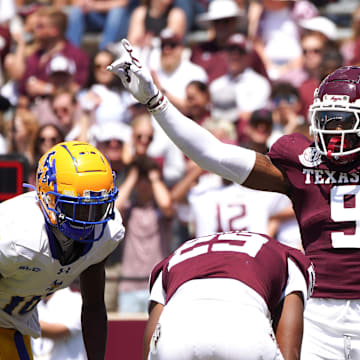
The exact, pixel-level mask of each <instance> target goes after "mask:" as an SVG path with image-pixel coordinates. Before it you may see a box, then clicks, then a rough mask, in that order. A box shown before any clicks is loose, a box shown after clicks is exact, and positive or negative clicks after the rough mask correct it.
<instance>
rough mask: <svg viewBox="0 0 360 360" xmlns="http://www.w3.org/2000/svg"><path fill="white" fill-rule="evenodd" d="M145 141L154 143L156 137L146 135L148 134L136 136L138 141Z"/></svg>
mask: <svg viewBox="0 0 360 360" xmlns="http://www.w3.org/2000/svg"><path fill="white" fill-rule="evenodd" d="M143 138H144V139H145V140H147V141H149V142H152V141H153V138H154V135H146V134H138V135H136V140H139V141H140V140H141V139H143Z"/></svg>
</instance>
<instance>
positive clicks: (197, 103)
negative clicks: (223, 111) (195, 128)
mask: <svg viewBox="0 0 360 360" xmlns="http://www.w3.org/2000/svg"><path fill="white" fill-rule="evenodd" d="M185 91H186V98H185V114H186V115H187V116H188V117H189V118H190V119H192V120H194V121H195V122H197V123H198V124H200V125H201V124H202V123H203V122H204V121H206V120H207V119H208V118H209V117H210V115H211V113H210V111H211V101H210V92H209V87H208V85H207V84H206V83H204V82H202V81H199V80H193V81H191V82H190V83H189V84H188V85H187V86H186V90H185Z"/></svg>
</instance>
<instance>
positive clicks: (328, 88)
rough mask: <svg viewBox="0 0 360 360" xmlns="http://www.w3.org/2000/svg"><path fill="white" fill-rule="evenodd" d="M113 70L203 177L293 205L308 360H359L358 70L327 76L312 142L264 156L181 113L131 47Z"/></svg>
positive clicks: (296, 137)
mask: <svg viewBox="0 0 360 360" xmlns="http://www.w3.org/2000/svg"><path fill="white" fill-rule="evenodd" d="M122 44H123V54H122V56H121V57H120V58H119V59H118V60H116V61H115V62H114V63H113V64H112V65H111V66H110V67H109V70H110V71H112V72H113V73H114V74H116V75H118V76H119V77H120V78H121V79H122V81H123V84H124V86H125V87H126V88H127V89H128V91H130V92H131V93H132V94H133V95H134V96H135V98H136V99H137V100H138V101H139V102H141V103H143V104H146V105H147V108H148V110H149V111H150V112H151V113H152V115H153V116H154V118H155V119H156V120H157V122H158V123H159V124H160V125H161V127H162V128H163V129H164V131H165V132H166V133H167V135H168V136H169V137H170V138H171V139H172V140H173V141H174V143H175V144H176V145H177V146H178V147H179V148H181V150H182V151H183V152H184V153H185V155H186V156H188V157H189V158H191V159H192V160H193V161H195V162H196V163H197V164H198V165H199V166H200V167H202V168H203V169H205V170H207V171H210V172H214V173H216V174H218V175H220V176H222V177H224V178H227V179H229V180H232V181H234V182H237V183H239V184H242V185H244V186H247V187H250V188H254V189H259V190H268V191H275V192H280V193H284V194H286V195H288V196H289V197H290V199H291V200H292V202H293V206H294V210H295V214H296V217H297V220H298V223H299V226H300V229H301V235H302V242H303V247H304V250H305V254H306V255H308V256H309V258H310V259H311V260H312V262H313V264H314V267H315V271H316V279H317V280H316V284H315V289H314V293H313V295H312V298H311V299H310V300H309V302H308V304H307V307H306V310H305V312H304V318H305V321H304V336H303V343H302V350H301V351H302V354H301V355H302V359H303V360H318V359H328V360H334V359H336V360H340V359H352V360H354V359H360V235H359V234H360V229H359V228H360V211H359V209H358V207H359V204H360V177H359V172H360V161H359V160H360V158H359V155H358V154H359V151H360V137H359V135H358V134H359V133H360V127H359V123H360V119H359V114H360V67H357V66H349V67H342V68H339V69H338V70H336V71H334V72H333V73H331V74H330V75H328V76H327V77H326V78H325V79H324V80H323V81H322V83H321V84H320V86H319V88H318V89H317V91H316V92H315V94H314V103H313V105H312V106H311V108H310V110H311V112H310V113H311V129H312V132H313V134H314V140H315V141H314V142H311V141H310V140H308V139H307V138H306V137H305V136H304V135H301V134H298V133H294V134H290V135H286V136H283V137H281V138H280V139H279V140H278V141H277V142H275V144H274V145H273V146H272V148H271V150H270V152H269V153H268V154H267V155H263V154H260V153H256V152H254V151H252V150H249V149H244V148H242V147H240V146H234V145H230V144H224V143H222V142H220V141H219V140H218V139H216V138H215V137H214V136H212V135H211V134H210V133H209V132H208V131H206V130H205V129H204V128H202V127H201V126H198V125H197V124H196V123H194V122H193V121H191V120H190V119H188V118H186V117H185V116H184V115H182V114H181V113H180V112H179V111H177V110H176V109H175V108H174V106H173V105H172V104H170V103H169V102H168V100H167V99H166V97H164V96H163V95H162V94H161V92H159V90H158V89H157V88H156V86H155V85H154V84H153V81H152V79H151V76H150V75H149V72H148V71H147V69H144V68H143V67H141V64H139V63H138V61H136V60H134V58H135V57H136V56H135V55H134V54H133V52H132V48H131V45H130V44H129V42H128V41H127V40H125V39H124V40H123V41H122Z"/></svg>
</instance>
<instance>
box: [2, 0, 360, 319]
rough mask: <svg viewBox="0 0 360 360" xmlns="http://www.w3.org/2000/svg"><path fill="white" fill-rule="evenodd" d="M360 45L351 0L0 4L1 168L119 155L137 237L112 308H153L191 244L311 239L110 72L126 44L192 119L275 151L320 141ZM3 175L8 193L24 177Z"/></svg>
mask: <svg viewBox="0 0 360 360" xmlns="http://www.w3.org/2000/svg"><path fill="white" fill-rule="evenodd" d="M359 35H360V2H359V1H352V0H346V1H345V0H333V1H331V0H329V1H323V0H297V1H284V0H53V1H51V0H41V1H40V0H39V1H26V0H0V160H1V161H2V162H4V163H6V161H18V162H20V163H21V164H22V165H23V169H24V171H23V180H24V181H25V182H28V183H30V184H33V185H34V184H35V171H36V165H37V161H38V160H39V158H40V157H41V155H42V154H43V153H44V152H46V151H47V150H48V149H49V148H50V147H52V146H53V145H55V144H56V143H58V142H61V141H64V140H83V141H87V142H90V143H92V144H93V145H95V146H97V147H98V148H99V149H100V150H101V151H102V152H103V153H104V154H105V155H106V156H107V157H108V158H109V160H110V161H111V164H112V166H113V169H114V171H116V174H117V175H116V183H117V186H118V188H119V197H118V199H117V202H116V206H117V208H118V209H119V211H120V212H121V214H122V216H123V219H124V223H125V226H126V229H127V232H126V237H125V240H124V242H123V243H122V245H121V246H120V247H119V248H118V249H117V250H116V251H115V252H114V253H113V254H112V255H111V257H110V258H109V259H108V264H107V285H106V304H107V308H108V311H109V312H122V313H138V312H145V311H146V305H147V281H148V276H149V273H150V271H151V269H152V267H153V265H154V264H155V263H157V262H158V261H159V260H160V259H161V258H163V257H164V256H165V255H167V254H168V253H169V252H170V251H172V250H174V249H175V248H176V247H177V246H178V245H180V244H181V243H182V242H183V241H185V240H187V239H188V238H189V237H191V236H201V235H206V234H209V233H213V232H217V231H227V230H236V229H242V230H249V231H256V232H263V233H267V234H269V235H272V236H274V237H275V238H277V239H278V240H279V241H281V242H284V243H286V244H289V245H291V246H294V247H298V248H301V245H300V234H299V230H298V226H297V222H296V220H295V218H294V215H293V211H292V207H291V204H290V201H289V199H288V198H287V197H286V196H284V195H279V194H274V193H262V192H258V191H253V190H249V189H245V188H243V187H241V186H240V185H235V184H233V183H229V182H228V181H226V180H224V179H221V178H220V177H218V176H217V175H214V174H209V173H206V172H205V171H203V170H202V169H200V168H199V167H198V166H197V165H196V164H194V163H193V162H192V161H190V160H189V159H187V158H186V157H184V155H183V154H182V153H181V152H180V151H179V150H178V149H177V148H176V147H175V145H173V144H172V143H171V142H170V141H169V139H168V138H167V136H166V135H165V134H164V133H163V132H162V130H161V129H160V128H159V126H158V125H157V124H156V123H155V122H154V121H153V119H152V118H151V116H150V115H149V113H148V112H147V111H146V109H145V108H144V107H143V106H142V105H140V104H138V103H136V102H135V100H134V99H133V98H132V97H131V96H130V95H129V94H128V93H127V92H126V91H124V90H123V88H122V85H121V83H120V81H119V80H118V79H116V78H115V77H114V76H113V75H112V74H111V73H109V72H108V71H107V70H106V67H107V66H108V65H109V64H111V63H112V62H113V61H114V60H115V59H116V58H117V57H118V56H119V51H120V44H119V41H120V40H121V39H122V38H125V37H126V38H128V39H129V40H130V42H131V43H132V44H133V46H134V47H135V48H136V51H137V52H138V54H139V56H140V58H141V61H142V62H144V63H146V64H147V66H148V67H149V68H150V69H151V72H152V76H153V78H154V81H155V82H156V84H157V86H158V87H159V89H161V91H162V92H163V93H164V94H165V95H166V96H167V97H168V99H169V100H170V101H171V102H172V103H173V104H174V105H175V106H176V107H177V108H178V109H179V110H180V111H181V112H182V113H184V114H186V115H187V116H188V117H190V118H191V119H192V120H193V121H195V122H197V123H198V124H200V125H201V126H204V127H206V128H207V129H209V130H210V131H211V132H212V133H213V134H214V135H215V136H217V137H218V138H219V139H221V140H222V141H225V142H230V143H233V144H241V145H242V146H246V147H248V148H251V149H254V150H256V151H259V152H262V153H266V152H267V151H268V149H269V148H270V147H271V145H272V144H273V143H274V142H275V141H276V140H277V139H278V138H279V137H280V136H282V135H284V134H290V133H292V132H301V133H303V134H304V135H305V136H309V133H308V132H309V131H308V128H309V117H308V106H309V105H310V104H311V102H312V97H313V92H314V90H315V88H316V87H317V86H318V85H319V83H320V81H321V80H322V79H323V78H324V77H325V76H326V75H327V74H328V73H329V72H331V71H333V70H334V69H336V68H338V67H339V66H341V65H359V64H360V37H359ZM1 174H3V175H1V177H0V190H1V192H2V193H7V192H8V189H7V187H8V186H9V187H11V186H12V185H13V179H10V180H9V179H8V178H7V176H8V174H10V172H9V173H6V172H4V171H3V172H1ZM9 182H10V183H9ZM5 198H6V197H5V196H2V197H1V199H5Z"/></svg>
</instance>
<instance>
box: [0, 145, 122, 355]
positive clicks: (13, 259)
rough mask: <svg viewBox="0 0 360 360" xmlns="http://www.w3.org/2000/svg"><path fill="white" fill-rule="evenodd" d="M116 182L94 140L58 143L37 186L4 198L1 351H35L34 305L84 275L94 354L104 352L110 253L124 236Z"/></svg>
mask: <svg viewBox="0 0 360 360" xmlns="http://www.w3.org/2000/svg"><path fill="white" fill-rule="evenodd" d="M116 196H117V188H116V186H115V184H114V174H113V172H112V170H111V167H110V164H109V162H108V161H107V159H106V158H105V156H104V155H103V154H102V153H101V152H100V151H99V150H97V149H96V148H95V147H93V146H92V145H89V144H87V143H84V142H78V141H72V142H64V143H59V144H57V145H55V146H54V147H53V148H51V149H50V150H49V151H48V152H47V153H45V154H44V155H43V156H42V158H41V159H40V161H39V164H38V169H37V174H36V191H31V192H27V193H25V194H22V195H19V196H17V197H15V198H12V199H10V200H7V201H5V202H3V203H1V204H0V223H1V227H0V344H1V346H0V359H1V360H9V359H20V360H22V359H32V358H33V357H32V351H31V345H30V337H38V336H39V335H40V326H39V320H38V314H37V310H36V305H37V304H38V302H39V301H40V300H41V299H42V298H44V297H45V296H47V295H49V294H51V293H53V292H54V291H56V290H58V289H62V288H65V287H67V286H68V285H69V284H70V283H71V282H72V281H73V280H74V279H75V278H76V277H78V276H80V283H81V295H82V298H83V306H82V329H83V337H84V343H85V347H86V351H87V356H88V359H89V360H91V359H101V360H103V359H104V356H105V347H106V334H107V315H106V308H105V303H104V279H105V275H104V274H105V271H104V261H105V259H106V258H107V256H108V255H109V254H110V253H111V252H112V251H113V250H114V249H115V247H116V246H117V245H118V244H119V242H120V241H121V240H122V238H123V236H124V227H123V225H122V219H121V216H120V214H119V213H118V211H117V210H115V208H114V201H115V199H116Z"/></svg>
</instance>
